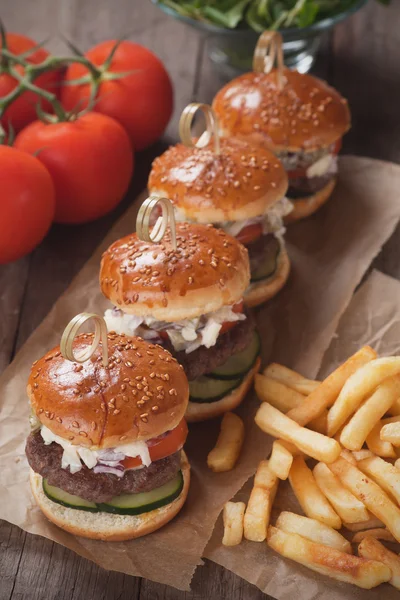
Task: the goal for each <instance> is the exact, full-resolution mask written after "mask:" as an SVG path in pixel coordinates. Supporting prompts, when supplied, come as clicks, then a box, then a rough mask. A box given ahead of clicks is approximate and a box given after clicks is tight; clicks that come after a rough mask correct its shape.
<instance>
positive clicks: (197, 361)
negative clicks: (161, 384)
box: [163, 315, 254, 381]
mask: <svg viewBox="0 0 400 600" xmlns="http://www.w3.org/2000/svg"><path fill="white" fill-rule="evenodd" d="M246 317H247V318H246V319H245V320H244V321H238V322H237V323H236V325H234V326H233V327H232V328H231V329H229V331H227V332H226V333H223V334H222V335H220V336H218V338H217V342H216V344H215V345H214V346H211V348H206V347H205V346H200V347H199V348H197V350H193V352H189V354H186V352H185V351H181V352H176V350H174V348H173V346H172V344H171V343H170V342H169V341H164V342H163V345H164V346H165V347H166V348H167V350H169V351H170V352H171V354H173V355H174V356H175V358H176V359H177V360H178V362H179V363H180V364H181V365H182V366H183V368H184V370H185V373H186V377H187V378H188V379H189V381H193V379H197V378H198V377H200V376H201V375H205V374H206V373H210V372H211V371H213V370H214V369H216V368H217V367H219V366H220V365H223V364H224V362H226V361H227V360H228V358H229V357H230V356H232V354H236V353H237V352H241V351H242V350H244V349H245V348H246V346H248V345H249V344H250V342H251V338H252V335H253V331H254V321H253V319H252V317H251V316H250V315H246Z"/></svg>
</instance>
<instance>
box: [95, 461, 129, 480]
mask: <svg viewBox="0 0 400 600" xmlns="http://www.w3.org/2000/svg"><path fill="white" fill-rule="evenodd" d="M93 472H94V473H111V474H113V475H116V476H117V477H123V476H124V473H125V469H124V467H123V466H122V465H118V466H115V467H109V466H107V465H104V464H100V463H98V464H97V465H96V466H95V467H94V468H93Z"/></svg>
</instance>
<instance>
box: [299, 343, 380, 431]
mask: <svg viewBox="0 0 400 600" xmlns="http://www.w3.org/2000/svg"><path fill="white" fill-rule="evenodd" d="M374 358H376V352H375V350H373V349H372V348H370V347H369V346H364V347H363V348H361V350H359V351H358V352H356V353H355V354H353V356H351V357H350V358H348V359H347V360H346V362H345V363H343V364H342V365H340V367H338V368H337V369H335V371H333V373H331V374H330V375H329V376H328V377H327V378H326V379H325V380H324V381H322V382H321V384H320V385H319V386H318V387H317V388H316V389H315V390H314V391H313V392H311V394H310V395H309V396H308V400H307V402H303V403H302V404H300V406H297V407H296V408H292V410H290V411H289V412H288V415H287V416H288V417H290V418H291V419H293V421H296V422H297V423H299V425H307V423H309V422H310V421H312V420H313V419H316V418H317V417H319V416H320V414H321V413H322V412H323V411H324V410H325V409H326V408H329V407H330V406H332V404H333V403H334V402H335V400H336V398H337V397H338V395H339V393H340V391H341V389H342V387H343V386H344V384H345V383H346V381H347V380H348V379H349V377H350V376H351V375H353V373H355V372H356V371H357V370H358V369H359V368H360V367H362V366H363V365H365V364H366V363H368V362H370V361H371V360H373V359H374Z"/></svg>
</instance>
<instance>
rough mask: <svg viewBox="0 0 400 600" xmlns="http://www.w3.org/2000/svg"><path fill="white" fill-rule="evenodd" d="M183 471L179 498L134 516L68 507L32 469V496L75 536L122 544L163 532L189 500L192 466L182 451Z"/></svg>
mask: <svg viewBox="0 0 400 600" xmlns="http://www.w3.org/2000/svg"><path fill="white" fill-rule="evenodd" d="M181 470H182V475H183V489H182V491H181V493H180V494H179V496H178V497H177V498H175V500H173V501H172V502H171V503H170V504H167V505H166V506H162V507H161V508H156V509H155V510H151V511H149V512H147V513H143V514H141V515H135V516H130V515H114V514H111V513H105V512H100V513H91V512H88V511H85V510H79V509H75V508H67V507H66V506H62V505H61V504H57V502H53V501H52V500H50V498H48V497H47V496H46V495H45V493H44V491H43V486H42V481H43V479H42V477H41V476H40V475H39V474H38V473H35V472H34V471H32V470H31V471H30V476H29V477H30V484H31V489H32V493H33V496H34V498H35V500H36V502H37V504H38V505H39V508H40V510H41V511H42V512H43V514H44V515H45V516H46V517H47V518H48V519H49V521H51V522H52V523H54V524H55V525H57V526H58V527H60V528H61V529H64V530H65V531H68V532H69V533H72V534H73V535H78V536H81V537H85V538H91V539H94V540H104V541H106V542H123V541H124V540H132V539H134V538H138V537H142V536H143V535H147V534H149V533H152V532H153V531H156V530H157V529H160V527H163V525H166V523H168V522H169V521H171V519H173V518H174V517H175V516H176V515H177V514H178V512H179V511H180V510H181V508H182V506H183V505H184V503H185V500H186V498H187V495H188V491H189V483H190V465H189V462H188V459H187V456H186V454H185V453H184V452H183V451H182V462H181Z"/></svg>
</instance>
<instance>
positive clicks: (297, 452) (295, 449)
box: [279, 440, 304, 456]
mask: <svg viewBox="0 0 400 600" xmlns="http://www.w3.org/2000/svg"><path fill="white" fill-rule="evenodd" d="M279 442H280V444H282V446H284V447H285V448H286V450H289V452H290V454H293V456H304V452H302V451H301V450H300V449H299V448H298V447H297V446H295V445H294V444H292V443H291V442H287V441H286V440H279Z"/></svg>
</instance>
